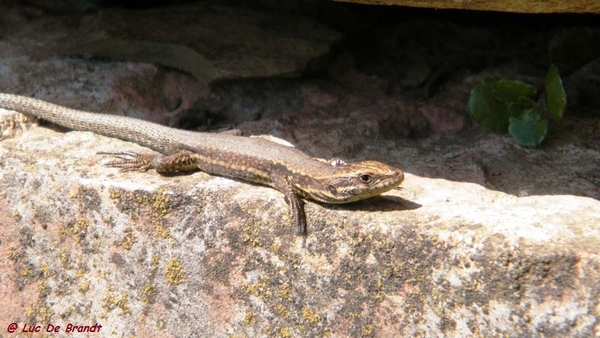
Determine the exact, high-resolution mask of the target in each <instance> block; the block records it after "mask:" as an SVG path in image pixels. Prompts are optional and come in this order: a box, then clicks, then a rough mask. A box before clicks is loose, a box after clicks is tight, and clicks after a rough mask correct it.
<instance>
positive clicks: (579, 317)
mask: <svg viewBox="0 0 600 338" xmlns="http://www.w3.org/2000/svg"><path fill="white" fill-rule="evenodd" d="M114 149H123V150H133V151H140V150H141V151H144V149H143V148H141V147H139V146H136V145H134V144H131V143H127V142H122V141H119V140H115V139H109V138H105V137H100V136H96V135H94V134H92V133H85V132H67V133H65V134H61V133H57V132H53V131H51V130H49V129H47V128H34V129H33V130H31V131H28V132H25V133H24V134H23V136H21V137H20V138H16V139H9V140H4V141H2V142H1V143H0V163H1V164H0V182H1V185H0V191H1V195H0V216H1V217H0V231H1V233H0V238H1V241H2V242H1V244H0V246H1V248H0V249H1V250H0V259H1V260H0V262H2V264H0V279H1V280H2V285H3V287H2V288H0V290H2V297H0V309H2V310H0V322H2V323H12V322H17V323H19V325H21V327H22V325H23V324H24V323H25V324H28V325H35V324H38V325H42V327H44V326H46V325H47V324H52V325H60V326H61V328H62V330H63V331H61V332H65V331H64V329H65V328H66V327H67V325H68V324H74V325H88V326H90V327H91V326H92V325H95V324H99V325H102V328H101V332H102V333H103V334H109V333H112V332H119V333H121V334H123V335H135V336H144V335H147V334H150V333H156V332H163V333H164V334H166V335H170V336H192V335H194V336H217V337H224V336H231V335H236V336H268V335H273V336H324V335H332V336H421V337H432V336H441V335H446V336H471V335H474V336H487V337H489V336H499V335H503V336H509V337H522V336H535V335H539V334H540V332H543V333H544V335H545V336H548V337H550V336H556V337H558V336H561V337H564V336H579V337H583V336H594V335H597V334H598V333H599V332H600V326H599V324H598V318H599V317H600V284H599V283H598V280H599V279H600V270H599V268H600V257H599V254H598V253H599V252H600V202H599V201H597V200H594V199H591V198H585V197H576V196H567V195H565V196H530V197H521V198H519V197H515V196H511V195H507V194H504V193H501V192H496V191H492V190H487V189H485V188H483V187H481V186H479V185H477V184H471V183H460V182H451V181H447V180H443V179H428V178H422V177H419V176H416V175H410V174H408V175H407V178H406V182H405V184H404V185H403V187H402V189H400V190H395V191H392V192H390V193H388V194H386V196H384V197H381V198H376V199H372V200H368V201H364V202H362V203H357V204H351V205H346V206H325V205H320V204H315V203H312V202H308V203H307V206H306V210H307V217H308V220H309V234H308V236H307V237H300V236H296V235H295V234H294V229H293V227H292V226H291V224H290V220H289V215H288V210H287V205H286V204H285V202H284V199H283V195H282V194H281V193H279V192H277V191H275V190H273V189H270V188H267V187H262V186H256V185H250V184H246V183H243V182H239V181H234V180H230V179H227V178H222V177H214V176H210V175H207V174H204V173H194V174H191V175H183V176H174V177H162V176H159V175H157V174H156V173H155V172H146V173H139V172H129V173H121V172H119V171H117V170H116V169H113V168H107V167H104V166H102V165H101V164H102V163H103V162H104V161H105V160H103V159H102V158H101V157H100V156H98V155H95V153H96V152H97V151H109V150H114ZM132 323H135V324H133V325H132Z"/></svg>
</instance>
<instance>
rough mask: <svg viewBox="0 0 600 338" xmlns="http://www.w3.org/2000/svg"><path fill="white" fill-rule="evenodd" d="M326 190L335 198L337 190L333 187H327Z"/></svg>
mask: <svg viewBox="0 0 600 338" xmlns="http://www.w3.org/2000/svg"><path fill="white" fill-rule="evenodd" d="M327 189H328V190H329V192H330V193H331V194H332V195H334V196H336V195H337V194H338V191H337V188H336V187H335V186H333V185H330V186H328V187H327Z"/></svg>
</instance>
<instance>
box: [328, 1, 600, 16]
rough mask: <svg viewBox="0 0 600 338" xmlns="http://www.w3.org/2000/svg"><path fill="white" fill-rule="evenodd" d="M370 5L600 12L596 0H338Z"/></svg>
mask: <svg viewBox="0 0 600 338" xmlns="http://www.w3.org/2000/svg"><path fill="white" fill-rule="evenodd" d="M337 1H344V2H356V3H360V4H369V5H388V6H389V5H395V6H410V7H425V8H436V9H465V10H474V11H501V12H516V13H600V4H598V2H597V1H594V0H572V1H562V0H530V1H521V0H502V1H498V0H483V1H445V0H425V1H423V0H337Z"/></svg>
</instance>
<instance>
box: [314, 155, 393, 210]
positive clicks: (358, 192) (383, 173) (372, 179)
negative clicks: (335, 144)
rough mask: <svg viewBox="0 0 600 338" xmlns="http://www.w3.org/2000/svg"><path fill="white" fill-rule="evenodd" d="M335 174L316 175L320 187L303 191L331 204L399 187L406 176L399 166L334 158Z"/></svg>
mask: <svg viewBox="0 0 600 338" xmlns="http://www.w3.org/2000/svg"><path fill="white" fill-rule="evenodd" d="M331 165H332V166H333V167H334V168H333V174H332V173H331V172H329V173H328V174H327V176H323V177H317V178H315V180H316V181H318V183H319V184H318V185H319V186H320V187H321V188H320V189H318V190H312V191H310V190H309V191H307V190H304V191H303V193H304V195H305V196H306V197H307V198H310V199H313V200H316V201H319V202H324V203H331V204H342V203H350V202H355V201H359V200H362V199H366V198H371V197H373V196H377V195H380V194H382V193H384V192H386V191H389V190H391V189H394V188H396V187H397V186H399V185H400V183H402V181H403V180H404V173H403V172H402V170H400V169H398V168H394V167H391V166H389V165H386V164H383V163H381V162H376V161H363V162H356V163H344V162H331Z"/></svg>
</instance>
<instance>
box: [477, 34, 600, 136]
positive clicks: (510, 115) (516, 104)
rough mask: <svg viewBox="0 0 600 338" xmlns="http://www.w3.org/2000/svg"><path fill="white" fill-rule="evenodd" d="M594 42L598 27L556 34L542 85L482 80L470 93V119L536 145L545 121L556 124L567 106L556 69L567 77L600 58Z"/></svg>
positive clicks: (545, 127) (599, 37)
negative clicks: (550, 62)
mask: <svg viewBox="0 0 600 338" xmlns="http://www.w3.org/2000/svg"><path fill="white" fill-rule="evenodd" d="M598 41H600V29H599V28H598V27H575V28H569V29H564V30H562V31H559V32H558V33H557V34H555V35H554V37H553V38H552V39H551V40H550V42H549V45H548V55H549V57H550V60H551V61H552V63H553V65H552V66H551V67H550V69H549V70H548V73H547V74H546V78H545V81H544V84H543V86H541V85H540V86H539V87H538V90H536V88H535V87H534V86H532V85H530V84H527V83H525V82H522V81H517V80H507V79H501V78H497V77H491V78H486V79H484V80H483V82H482V83H480V84H479V85H477V86H475V88H473V90H472V91H471V98H470V99H469V112H470V113H471V116H472V117H473V119H474V120H475V121H477V122H478V123H479V124H481V125H482V126H484V127H485V128H487V129H490V130H492V131H496V132H507V131H508V133H509V134H510V135H511V136H512V137H513V138H514V139H515V140H516V141H517V143H519V145H521V146H522V147H536V146H538V145H539V144H540V143H542V141H544V138H545V137H546V134H547V132H548V121H549V119H551V120H554V121H560V120H561V119H562V117H563V113H564V110H565V107H566V105H567V94H566V93H565V90H564V88H563V84H562V78H561V76H560V74H559V72H558V69H560V70H561V73H562V74H563V76H569V75H570V74H572V73H574V72H575V71H577V70H579V69H581V68H583V67H584V66H585V65H586V64H588V63H590V62H592V61H594V60H596V59H598V58H600V44H599V43H598ZM538 91H539V92H538ZM544 97H545V102H544V100H543V98H544ZM544 103H545V104H544Z"/></svg>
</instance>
